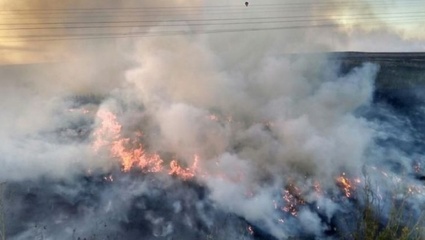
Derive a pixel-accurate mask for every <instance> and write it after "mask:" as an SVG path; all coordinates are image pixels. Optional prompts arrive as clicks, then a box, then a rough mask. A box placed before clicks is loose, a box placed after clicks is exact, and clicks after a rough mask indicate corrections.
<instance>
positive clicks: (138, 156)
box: [93, 110, 199, 180]
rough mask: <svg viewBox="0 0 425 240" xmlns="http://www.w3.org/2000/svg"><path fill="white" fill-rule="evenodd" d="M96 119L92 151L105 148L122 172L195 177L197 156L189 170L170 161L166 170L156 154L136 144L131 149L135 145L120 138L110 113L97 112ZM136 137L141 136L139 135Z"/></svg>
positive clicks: (183, 177) (118, 128)
mask: <svg viewBox="0 0 425 240" xmlns="http://www.w3.org/2000/svg"><path fill="white" fill-rule="evenodd" d="M97 117H98V118H99V120H100V126H99V128H98V129H97V130H96V131H95V132H94V133H93V136H94V138H95V139H94V141H93V150H94V151H95V152H98V151H100V150H101V149H103V148H106V149H107V150H108V151H109V154H110V156H111V157H114V158H117V159H119V160H120V163H121V167H122V170H123V171H124V172H128V171H130V170H131V169H132V168H134V167H136V168H139V169H141V170H143V171H145V172H168V173H169V174H170V175H175V176H178V177H180V178H181V179H184V180H187V179H191V178H193V177H194V176H195V172H196V169H197V168H198V161H199V157H198V156H196V155H195V157H194V162H193V165H192V166H191V167H189V168H184V167H182V166H180V165H179V163H178V162H177V160H173V161H171V162H170V165H169V167H168V168H167V167H165V163H164V160H162V159H161V157H160V156H159V155H158V154H156V153H147V152H146V151H145V149H144V148H143V146H142V145H141V144H136V146H137V147H135V148H131V147H132V145H133V146H134V145H135V144H131V141H130V138H123V137H122V136H121V130H122V126H121V124H120V123H119V122H118V120H117V117H116V116H115V115H114V114H113V113H112V112H110V111H106V110H99V112H98V113H97ZM136 135H137V136H139V137H140V136H142V135H141V133H138V134H136Z"/></svg>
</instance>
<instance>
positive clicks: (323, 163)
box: [0, 0, 424, 240]
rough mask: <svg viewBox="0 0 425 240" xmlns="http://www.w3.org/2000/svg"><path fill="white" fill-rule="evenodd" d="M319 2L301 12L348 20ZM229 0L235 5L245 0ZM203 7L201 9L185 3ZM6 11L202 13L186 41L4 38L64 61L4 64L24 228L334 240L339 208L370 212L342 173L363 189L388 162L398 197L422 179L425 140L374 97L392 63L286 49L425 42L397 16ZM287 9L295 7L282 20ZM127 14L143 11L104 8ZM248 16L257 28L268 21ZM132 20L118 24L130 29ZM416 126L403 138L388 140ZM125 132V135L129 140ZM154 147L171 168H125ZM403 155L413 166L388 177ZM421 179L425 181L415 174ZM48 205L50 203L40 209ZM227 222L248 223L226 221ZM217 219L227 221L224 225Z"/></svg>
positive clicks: (5, 151) (11, 191)
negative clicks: (220, 22)
mask: <svg viewBox="0 0 425 240" xmlns="http://www.w3.org/2000/svg"><path fill="white" fill-rule="evenodd" d="M384 2H385V1H382V4H383V3H384ZM284 3H285V2H283V3H282V2H281V1H262V2H261V4H264V5H267V4H284ZM305 3H306V4H305V5H303V11H299V10H298V12H295V13H293V14H294V15H300V14H302V15H308V16H321V15H324V14H327V16H330V17H326V19H325V23H326V24H331V23H332V24H334V23H335V21H334V20H333V18H332V17H331V15H341V14H343V13H345V12H346V11H347V7H345V6H344V5H343V4H338V3H340V1H338V2H336V3H335V5H334V7H333V8H329V7H326V8H323V7H320V6H319V5H317V3H316V2H315V3H312V2H305ZM307 3H309V4H307ZM326 3H328V2H326ZM363 3H364V5H363ZM416 3H417V5H419V4H420V2H416ZM214 4H215V5H217V6H225V5H226V4H229V1H224V0H221V1H215V2H214ZM242 4H243V2H241V5H242ZM255 4H256V2H251V3H250V5H251V6H253V7H252V9H254V10H253V11H251V10H250V9H251V7H248V8H243V11H245V12H241V10H240V9H238V10H237V11H239V13H238V15H237V17H243V18H254V17H261V16H264V15H265V14H266V11H255V8H254V7H255ZM288 4H289V3H288ZM188 5H190V6H194V7H196V8H193V9H192V10H191V11H186V12H185V11H182V10H181V8H182V7H184V6H188ZM234 5H235V4H234V3H232V6H234ZM411 5H412V4H411ZM417 5H415V6H416V7H417ZM0 6H2V7H3V8H6V9H21V10H22V9H43V10H48V9H51V10H52V11H53V9H56V10H55V11H57V12H56V13H46V12H44V13H43V12H42V11H41V12H38V11H30V12H28V13H27V14H26V15H24V16H25V20H23V18H24V17H22V16H23V15H20V14H18V12H19V11H15V12H14V13H12V15H8V16H7V17H5V16H4V15H1V16H2V17H3V18H8V19H9V20H5V21H12V20H13V19H15V18H16V19H17V20H16V19H15V20H16V21H17V22H20V21H22V22H23V21H25V22H28V21H33V22H37V23H48V22H51V21H52V19H53V20H54V21H68V20H66V19H67V18H70V15H69V12H66V11H59V10H58V9H62V10H68V11H71V12H72V11H73V9H74V10H75V9H81V8H89V9H90V8H100V7H101V8H108V9H109V8H111V9H118V8H130V9H131V8H133V9H134V8H146V9H151V10H152V11H156V12H155V13H156V14H149V13H144V14H140V15H135V16H133V17H132V21H137V20H149V21H160V22H155V24H153V25H155V26H150V27H149V28H148V29H144V28H143V29H142V30H143V32H144V34H145V35H149V34H150V33H152V32H153V33H155V32H157V31H170V30H169V26H168V27H167V24H168V23H169V22H167V21H164V22H161V20H163V19H170V18H169V17H167V12H166V11H165V9H167V8H171V9H175V10H176V11H181V12H179V13H178V14H176V15H177V16H175V17H180V18H181V17H187V18H188V21H187V22H186V23H187V25H184V26H181V28H179V30H180V29H183V30H184V31H185V34H176V35H172V36H157V37H155V36H152V34H151V35H149V36H147V37H140V36H139V37H136V38H118V39H85V40H69V39H68V41H46V42H43V41H40V42H33V41H31V40H29V39H25V38H24V40H23V41H20V42H19V43H16V42H15V43H10V42H8V41H6V40H4V39H3V38H0V45H1V46H2V47H3V48H4V50H3V51H6V52H8V53H9V51H11V52H10V56H8V57H5V58H4V59H3V60H4V62H6V63H11V62H13V61H15V60H16V59H21V58H26V57H25V54H23V55H21V54H18V55H19V56H18V55H16V56H13V54H15V52H13V51H12V50H10V49H9V48H10V47H17V48H28V47H31V48H35V49H37V51H36V52H38V51H39V52H43V53H44V55H39V54H35V55H36V56H37V57H36V58H41V59H42V60H43V61H50V60H52V59H53V60H54V61H55V63H50V64H40V65H27V66H26V65H22V66H2V67H0V78H1V80H0V83H1V88H0V106H1V109H2V113H1V115H0V141H1V142H2V144H1V145H0V166H1V168H0V182H7V183H8V186H7V189H6V190H7V191H6V192H7V194H8V196H9V198H6V200H5V203H6V205H5V206H6V208H8V211H7V212H6V214H5V215H6V216H8V217H9V221H7V218H6V225H7V226H8V229H10V231H9V233H8V236H9V237H10V239H17V240H18V239H19V240H20V239H31V238H32V237H34V236H37V237H44V238H46V239H58V238H63V239H75V238H76V237H77V236H86V237H87V236H91V235H93V234H94V235H95V236H96V235H97V236H98V237H100V238H107V237H108V238H112V239H138V238H140V236H143V237H146V239H209V238H207V236H209V235H208V234H211V232H214V234H215V235H214V236H215V237H218V239H219V238H220V237H221V239H225V238H226V237H227V239H238V238H239V239H254V237H257V236H254V235H251V234H250V231H248V230H247V229H246V228H247V226H248V225H249V229H251V225H253V226H255V230H252V229H251V231H255V232H257V231H258V232H264V233H265V234H266V236H269V237H270V239H272V238H271V237H274V238H276V239H285V238H288V237H290V236H299V237H312V236H316V237H318V238H326V237H328V236H327V235H326V234H327V232H329V231H333V229H332V228H333V227H334V226H338V227H340V225H341V223H342V222H343V220H341V219H339V218H338V217H340V216H343V217H346V214H349V213H347V212H346V211H347V209H349V210H350V211H354V209H355V206H354V205H353V204H351V203H350V200H349V199H350V197H352V195H354V192H352V191H353V189H348V188H347V187H346V188H344V187H340V186H338V185H337V184H336V183H335V182H336V181H339V180H336V179H338V177H340V176H341V175H343V176H344V179H345V177H346V176H350V177H353V178H355V179H360V180H358V186H359V188H361V186H363V185H364V184H365V181H364V180H365V179H363V178H362V175H363V174H365V172H366V171H369V172H373V171H376V172H379V174H381V173H382V172H384V171H385V172H384V173H385V174H386V175H390V176H391V177H390V178H389V179H387V178H384V177H383V176H381V175H382V174H384V173H382V174H381V175H379V174H375V175H378V176H376V177H375V176H374V177H371V178H372V180H373V184H372V185H373V186H374V187H375V185H377V186H382V187H381V189H380V190H379V188H378V192H377V194H382V195H384V196H385V194H391V190H392V185H391V184H392V183H393V180H394V179H397V177H401V176H405V175H409V174H414V173H415V169H414V167H412V166H413V165H414V164H415V163H417V161H419V162H420V161H421V159H423V156H422V154H421V153H420V151H414V152H408V151H405V149H403V148H402V147H404V146H413V145H414V144H415V141H416V140H415V139H414V136H413V135H412V133H413V132H414V131H415V128H414V127H410V128H409V126H406V125H407V124H408V123H407V122H408V120H406V119H403V118H402V117H401V116H399V115H398V113H395V112H392V110H391V108H390V107H388V106H384V105H379V104H375V103H374V102H373V96H374V91H375V88H374V81H375V78H376V76H377V73H378V72H379V70H380V66H378V65H377V64H372V63H367V62H366V63H363V64H361V65H359V66H357V67H355V68H352V69H349V70H348V71H345V72H344V71H342V70H341V69H342V68H341V66H340V62H338V61H335V59H331V58H330V57H329V56H328V55H326V54H306V55H291V54H286V53H294V52H295V53H298V52H302V53H305V52H307V53H308V52H327V51H334V50H345V49H347V48H348V49H349V50H353V49H354V50H357V49H370V48H371V45H369V44H368V41H371V40H370V39H375V40H374V42H373V43H374V45H375V43H376V42H380V43H382V44H379V45H380V46H379V47H381V48H382V50H391V49H400V50H406V51H409V50H418V49H419V50H421V49H422V50H423V49H424V39H423V36H422V35H421V34H420V33H418V34H416V35H413V34H411V33H412V32H410V31H409V30H408V29H407V28H406V29H402V30H400V28H399V27H395V26H392V25H389V24H388V23H382V27H381V25H374V26H375V27H374V28H363V26H364V24H361V23H356V22H353V23H351V22H350V23H349V24H347V23H344V24H343V23H341V24H340V23H338V21H336V22H337V23H338V24H340V25H338V27H332V28H298V29H297V28H295V29H284V30H277V31H242V32H235V31H233V32H232V31H230V32H228V33H217V34H202V32H204V33H205V32H208V31H211V30H214V29H216V28H217V27H216V26H214V25H206V24H204V25H190V21H189V20H190V19H192V20H193V18H200V19H202V18H204V19H211V18H223V17H225V16H224V15H223V14H220V11H218V13H217V12H214V11H212V10H208V9H209V8H208V6H212V5H205V6H204V3H203V2H202V1H171V2H170V1H167V2H165V1H162V2H161V1H142V2H140V1H137V2H136V1H124V2H123V1H122V2H120V3H117V2H116V1H91V2H87V1H77V2H76V1H61V2H57V1H23V2H20V3H15V2H12V1H5V0H3V1H0ZM358 6H359V8H355V9H354V10H356V11H357V10H358V11H360V12H362V13H364V12H372V13H375V12H376V11H378V10H377V8H379V7H380V6H381V7H382V5H379V4H370V3H368V2H362V4H361V6H360V4H358ZM223 9H225V8H223ZM160 10H161V11H163V12H160ZM215 10H217V9H215ZM268 10H270V9H268ZM386 10H388V9H386ZM223 11H224V10H223ZM235 11H236V10H235ZM406 11H408V10H406ZM46 14H47V16H49V14H52V15H50V17H46ZM73 14H74V15H73V18H75V19H80V20H81V21H88V20H92V19H91V18H90V15H88V14H87V13H84V12H83V13H80V14H81V16H79V15H78V14H75V13H73ZM127 14H130V13H127ZM168 14H169V13H168ZM287 14H288V10H287V11H286V12H285V11H283V12H282V13H274V15H273V16H276V17H282V16H285V15H287ZM171 17H173V16H172V14H171ZM10 19H12V20H10ZM75 19H72V20H75ZM171 19H172V18H171ZM123 20H128V16H126V15H123V14H121V15H120V14H109V15H107V17H105V16H103V17H102V21H123ZM339 20H341V19H339ZM363 21H364V19H363ZM9 23H10V22H9ZM246 25H249V26H250V27H251V28H257V27H260V26H261V23H252V24H249V23H246ZM358 25H360V26H358ZM243 26H245V25H243ZM350 26H351V27H353V28H354V29H355V30H352V31H350V30H349V29H350ZM356 26H358V27H356ZM377 26H380V27H379V28H378V27H377ZM230 29H231V28H230ZM106 30H107V29H106ZM106 30H105V29H96V30H93V31H94V33H95V34H102V33H104V32H105V31H106ZM121 30H122V29H115V30H113V31H114V34H122V33H120V31H121ZM78 31H81V32H83V31H84V30H82V29H77V30H73V29H65V30H61V31H60V34H63V35H62V36H68V35H72V34H75V32H78ZM131 31H133V32H137V31H140V29H138V28H132V29H131ZM40 32H41V33H42V34H51V32H50V30H46V29H42V30H41V31H37V34H40ZM190 32H193V33H194V34H188V33H190ZM197 32H201V34H196V33H197ZM10 34H11V35H14V34H16V36H18V35H19V34H22V32H14V33H10ZM55 34H57V33H55ZM144 34H139V35H142V36H143V35H144ZM368 39H369V40H368ZM384 40H389V41H388V42H383V41H384ZM405 46H406V47H405ZM373 49H376V48H375V46H374V47H373ZM378 50H380V49H378ZM27 56H29V55H27ZM31 56H33V55H31ZM52 56H53V57H52ZM28 58H31V59H32V57H28ZM13 59H15V60H13ZM58 59H59V61H58ZM39 60H40V59H39ZM62 60H63V61H62ZM31 61H32V60H31ZM31 61H29V62H31ZM37 61H38V60H37ZM23 62H25V60H24V61H23ZM375 113H376V115H374V114H375ZM108 114H110V115H108ZM418 114H424V112H423V110H422V112H421V113H418ZM102 117H104V118H106V120H107V121H106V120H105V119H102ZM382 119H384V120H382ZM385 119H387V120H385ZM403 124H406V125H403ZM395 126H397V127H398V128H399V129H402V130H399V131H401V132H402V133H399V132H397V130H396V128H395ZM104 128H105V129H106V130H107V131H105V132H106V133H105V132H102V131H103V130H105V129H104ZM101 130H102V131H101ZM402 134H405V135H402ZM99 136H101V137H100V139H99ZM401 136H403V137H404V140H403V141H404V145H403V146H401V145H397V144H392V143H391V144H386V142H385V141H386V140H388V141H389V142H391V141H392V140H393V139H395V138H398V137H400V138H401ZM119 138H122V139H125V140H123V142H124V143H125V144H122V145H117V142H119ZM382 142H385V143H382ZM96 144H98V145H99V146H100V147H98V148H96V146H97V145H96ZM114 144H115V145H114ZM141 145H142V146H143V154H144V155H143V154H141V155H142V156H143V157H146V158H149V160H151V159H157V160H158V159H160V160H161V164H162V165H161V166H162V167H163V169H165V170H163V171H159V170H156V168H155V169H154V168H152V169H149V171H147V170H146V169H143V168H142V169H139V170H137V169H138V167H137V166H134V169H136V170H134V169H133V170H134V171H135V172H133V171H130V173H124V172H121V171H119V169H120V168H121V167H123V166H124V165H125V164H124V162H125V161H128V160H129V159H130V158H131V157H132V156H134V155H135V154H136V153H137V151H133V152H131V153H132V154H133V155H131V154H129V153H128V152H126V154H127V155H125V154H122V153H120V154H118V153H117V152H118V151H119V150H120V149H118V148H119V147H123V146H124V147H126V148H132V147H133V148H139V147H140V146H141ZM94 146H95V147H94ZM406 148H407V147H406ZM130 155H131V156H130ZM129 156H130V157H129ZM137 156H139V155H137ZM156 157H157V158H156ZM139 158H140V159H141V158H142V157H140V156H139ZM417 159H419V160H417ZM173 160H175V161H176V162H178V164H179V165H174V166H182V167H181V168H182V169H185V171H186V172H185V173H186V174H187V176H189V175H190V174H192V175H193V176H192V175H190V177H183V178H179V177H178V176H179V175H178V174H175V175H176V176H177V177H176V176H175V175H173V174H169V173H170V172H171V170H169V169H168V168H172V167H173V163H175V162H173ZM415 161H416V162H415ZM392 164H399V165H401V166H402V167H400V169H402V170H400V172H394V173H387V171H388V172H391V170H388V169H391V166H392ZM136 165H137V164H136ZM169 165H170V167H168V166H169ZM155 166H156V165H155ZM376 166H379V167H381V168H379V169H378V170H376ZM397 166H398V165H397ZM138 171H140V172H138ZM401 171H403V172H402V173H401ZM385 174H384V175H385ZM391 174H393V175H394V176H393V175H391ZM169 175H172V176H169ZM99 176H100V177H99ZM185 176H186V175H185ZM392 176H393V177H392ZM97 177H98V178H99V179H98V178H97ZM346 181H347V180H346ZM408 183H409V184H410V183H411V182H408ZM340 184H341V183H340ZM412 184H413V185H414V186H415V187H418V189H419V188H420V187H422V185H420V184H418V183H417V182H415V180H412ZM25 189H27V190H25ZM341 189H342V190H341ZM347 189H348V190H347ZM421 189H422V188H421ZM344 195H345V196H344ZM343 196H344V197H343ZM44 199H47V200H48V201H44ZM423 200H424V199H422V197H421V196H420V195H417V196H416V195H415V199H414V200H412V203H411V205H410V206H411V207H412V208H419V206H420V205H421V204H422V203H423ZM32 202H33V203H34V206H37V205H38V207H39V208H38V209H35V210H34V209H33V210H31V206H32V205H31V204H32ZM383 203H384V204H386V205H385V207H388V206H389V205H390V203H387V202H383ZM7 204H9V205H7ZM49 204H50V206H49ZM34 206H33V207H34ZM51 206H54V209H53V210H52V211H53V213H52V214H49V212H48V209H49V207H51ZM386 210H388V209H386ZM27 211H28V212H27ZM13 212H16V213H17V214H13ZM386 214H387V212H384V213H383V216H382V218H385V217H386ZM93 218H95V219H96V221H92V219H93ZM23 219H25V221H24V220H23ZM99 219H102V220H99ZM181 219H183V220H181ZM224 222H228V223H229V226H235V228H231V227H227V228H224V227H223V225H224ZM247 224H248V225H247ZM34 226H38V227H34ZM40 226H47V228H44V230H43V227H40ZM106 226H107V227H106ZM217 228H224V230H223V233H217V231H216V230H214V229H217ZM347 228H350V227H349V226H348V227H347ZM190 229H195V230H193V232H192V231H191V230H190ZM241 229H242V230H241ZM124 232H125V233H124ZM218 232H219V231H218ZM126 234H127V235H126ZM220 234H224V235H225V236H223V235H220ZM232 236H233V237H232ZM236 237H238V238H236Z"/></svg>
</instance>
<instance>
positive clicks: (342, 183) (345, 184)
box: [336, 172, 360, 198]
mask: <svg viewBox="0 0 425 240" xmlns="http://www.w3.org/2000/svg"><path fill="white" fill-rule="evenodd" d="M336 183H337V185H338V186H339V187H341V190H342V191H343V192H344V195H345V196H346V197H347V198H350V197H351V196H352V195H353V192H354V190H355V189H356V185H355V184H358V183H360V179H358V178H355V179H353V180H350V179H349V178H347V177H346V176H345V173H344V172H343V173H342V174H341V176H339V177H338V178H337V179H336Z"/></svg>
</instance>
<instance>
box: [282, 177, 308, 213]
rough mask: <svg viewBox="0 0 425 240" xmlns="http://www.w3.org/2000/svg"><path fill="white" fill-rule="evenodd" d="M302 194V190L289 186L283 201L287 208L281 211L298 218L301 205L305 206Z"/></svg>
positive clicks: (284, 207)
mask: <svg viewBox="0 0 425 240" xmlns="http://www.w3.org/2000/svg"><path fill="white" fill-rule="evenodd" d="M301 194H302V193H301V190H300V189H299V188H298V187H297V186H295V185H293V184H289V185H288V186H287V187H286V189H284V190H283V195H282V199H283V200H284V202H285V206H283V207H281V210H282V211H285V212H287V213H290V214H291V215H292V216H294V217H296V216H297V214H298V207H299V205H304V204H305V201H304V199H303V198H302V196H301Z"/></svg>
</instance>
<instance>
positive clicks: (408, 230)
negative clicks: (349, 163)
mask: <svg viewBox="0 0 425 240" xmlns="http://www.w3.org/2000/svg"><path fill="white" fill-rule="evenodd" d="M370 186H371V185H370V184H369V183H366V185H365V187H364V189H363V190H364V202H363V204H362V205H360V203H358V209H359V212H358V213H359V215H358V218H357V226H356V230H355V232H354V233H351V234H349V237H348V239H355V240H387V239H397V240H420V239H423V235H422V233H423V232H424V230H425V228H424V223H425V221H424V220H425V218H424V211H423V210H421V213H420V215H419V217H417V218H416V219H414V216H413V214H415V213H413V212H410V211H408V210H407V208H406V203H407V201H408V198H409V194H408V193H407V192H406V191H401V190H396V191H395V192H397V193H402V194H403V195H402V196H404V197H403V199H399V200H396V199H394V198H393V199H392V204H391V207H390V210H389V211H390V212H389V214H388V219H387V220H386V222H384V223H383V222H382V216H383V215H385V214H384V209H383V208H382V204H380V203H381V202H380V200H379V199H380V198H379V197H377V196H376V195H375V193H374V191H372V190H371V188H370ZM393 196H396V195H395V194H394V195H393ZM413 222H415V223H414V224H412V223H413ZM345 238H346V237H344V239H345Z"/></svg>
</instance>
